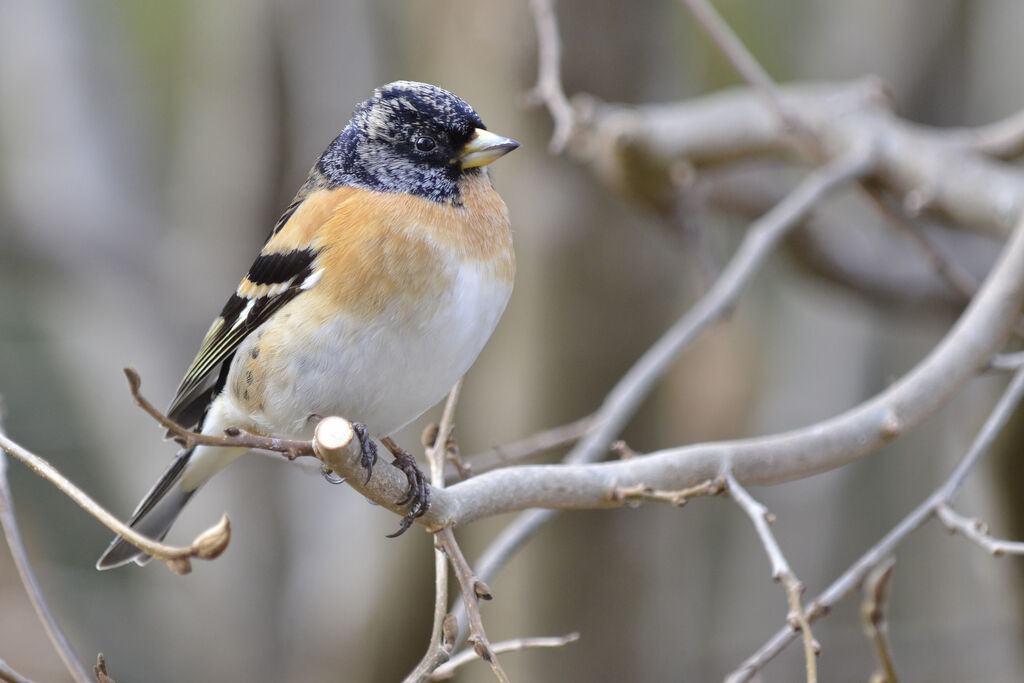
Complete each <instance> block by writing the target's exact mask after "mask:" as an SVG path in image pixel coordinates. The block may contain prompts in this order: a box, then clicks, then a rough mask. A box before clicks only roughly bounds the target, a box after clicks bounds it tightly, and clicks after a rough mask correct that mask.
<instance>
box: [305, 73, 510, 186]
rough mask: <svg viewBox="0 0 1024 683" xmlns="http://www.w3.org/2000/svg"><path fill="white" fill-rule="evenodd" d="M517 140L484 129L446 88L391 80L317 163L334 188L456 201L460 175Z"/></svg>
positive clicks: (354, 116) (361, 108)
mask: <svg viewBox="0 0 1024 683" xmlns="http://www.w3.org/2000/svg"><path fill="white" fill-rule="evenodd" d="M518 146H519V143H518V142H516V141H515V140H511V139H509V138H505V137H502V136H500V135H495V134H494V133H490V132H488V131H487V128H486V126H484V123H483V121H481V120H480V116H479V115H478V114H477V113H476V112H475V111H474V110H473V108H472V107H470V106H469V105H468V104H466V103H465V102H464V101H463V100H461V99H460V98H458V97H456V96H455V95H453V94H452V93H450V92H448V91H447V90H442V89H441V88H438V87H436V86H433V85H428V84H426V83H415V82H413V81H395V82H394V83H388V84H387V85H384V86H381V87H380V88H377V90H376V91H375V92H374V93H373V97H371V98H370V99H368V100H366V101H365V102H363V103H362V104H360V105H359V106H358V107H357V108H356V110H355V112H354V113H353V114H352V120H351V121H350V122H349V124H348V126H347V127H346V128H345V130H344V131H342V133H341V135H339V136H338V137H337V138H335V139H334V142H332V143H331V145H330V146H329V147H328V148H327V151H325V152H324V154H323V156H321V157H320V160H319V161H318V162H317V169H318V170H319V171H320V172H321V173H322V174H323V175H324V177H325V178H326V180H327V182H328V183H329V184H330V186H332V187H337V186H340V185H353V186H356V187H362V188H366V189H370V190H379V191H381V192H402V193H408V194H414V195H417V196H420V197H424V198H426V199H430V200H433V201H436V202H453V203H458V201H459V185H458V183H459V180H460V178H462V177H463V176H464V175H467V174H470V173H479V172H481V171H480V170H479V169H481V168H482V167H483V166H486V165H487V164H489V163H491V162H492V161H494V160H495V159H498V158H499V157H501V156H503V155H505V154H507V153H508V152H510V151H512V150H513V149H515V148H516V147H518Z"/></svg>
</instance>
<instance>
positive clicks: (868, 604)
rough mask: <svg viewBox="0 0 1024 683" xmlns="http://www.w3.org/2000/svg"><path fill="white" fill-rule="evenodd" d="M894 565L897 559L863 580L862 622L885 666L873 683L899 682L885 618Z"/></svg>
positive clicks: (873, 678)
mask: <svg viewBox="0 0 1024 683" xmlns="http://www.w3.org/2000/svg"><path fill="white" fill-rule="evenodd" d="M895 566H896V565H895V562H894V561H893V560H892V558H889V559H887V560H886V561H885V562H883V563H882V564H880V565H879V566H877V567H875V568H874V569H872V570H871V573H870V574H868V576H867V577H866V578H865V579H864V601H863V602H862V603H861V606H860V616H861V621H862V622H863V625H864V633H865V634H866V635H867V637H868V638H869V639H870V640H871V643H872V645H874V647H875V654H877V655H878V663H879V664H880V665H881V667H882V670H881V671H880V672H878V673H876V674H875V675H873V676H872V677H871V681H872V683H875V682H877V683H899V678H898V677H897V676H896V665H895V664H894V660H893V656H892V645H891V644H890V643H889V628H888V625H887V623H886V620H885V610H886V602H888V600H889V586H890V584H891V579H892V570H893V567H895Z"/></svg>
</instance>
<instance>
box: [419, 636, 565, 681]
mask: <svg viewBox="0 0 1024 683" xmlns="http://www.w3.org/2000/svg"><path fill="white" fill-rule="evenodd" d="M579 639H580V634H579V633H569V634H566V635H564V636H552V637H549V638H515V639H513V640H503V641H501V642H498V643H494V644H492V645H491V649H492V650H494V651H495V652H498V653H505V652H518V651H519V650H527V649H531V648H536V647H565V646H566V645H568V644H569V643H575V642H576V641H577V640H579ZM474 659H477V654H476V652H474V651H473V650H472V649H471V648H467V649H465V650H462V651H460V652H458V653H457V654H454V655H452V658H451V659H449V660H448V662H447V663H445V664H443V665H441V666H439V667H437V670H435V671H434V673H432V674H430V677H429V678H428V679H427V680H429V681H443V680H445V679H448V678H451V677H452V676H454V675H455V670H456V669H457V668H459V667H460V666H462V665H463V664H466V663H467V662H471V661H473V660H474Z"/></svg>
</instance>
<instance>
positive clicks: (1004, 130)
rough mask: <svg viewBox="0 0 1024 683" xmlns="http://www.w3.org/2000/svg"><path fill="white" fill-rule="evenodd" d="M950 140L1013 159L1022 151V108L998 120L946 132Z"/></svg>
mask: <svg viewBox="0 0 1024 683" xmlns="http://www.w3.org/2000/svg"><path fill="white" fill-rule="evenodd" d="M947 135H948V136H949V137H950V139H951V141H952V142H954V143H957V144H960V145H963V146H964V147H967V148H969V149H972V150H974V151H975V152H978V153H979V154H987V155H989V156H992V157H996V158H998V159H1013V158H1014V157H1018V156H1020V155H1021V154H1022V153H1024V110H1021V111H1018V112H1016V113H1014V114H1011V115H1010V116H1008V117H1006V118H1005V119H1002V120H1000V121H994V122H993V123H989V124H986V125H984V126H977V127H975V128H964V129H960V130H951V131H948V132H947Z"/></svg>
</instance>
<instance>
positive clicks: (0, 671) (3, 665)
mask: <svg viewBox="0 0 1024 683" xmlns="http://www.w3.org/2000/svg"><path fill="white" fill-rule="evenodd" d="M0 458H2V456H0ZM77 680H78V679H76V681H77ZM0 681H3V682H4V683H32V680H30V679H28V678H25V677H24V676H22V675H21V674H19V673H18V672H17V671H15V670H14V669H12V668H11V667H10V665H8V664H7V662H5V661H4V660H2V659H0Z"/></svg>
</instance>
